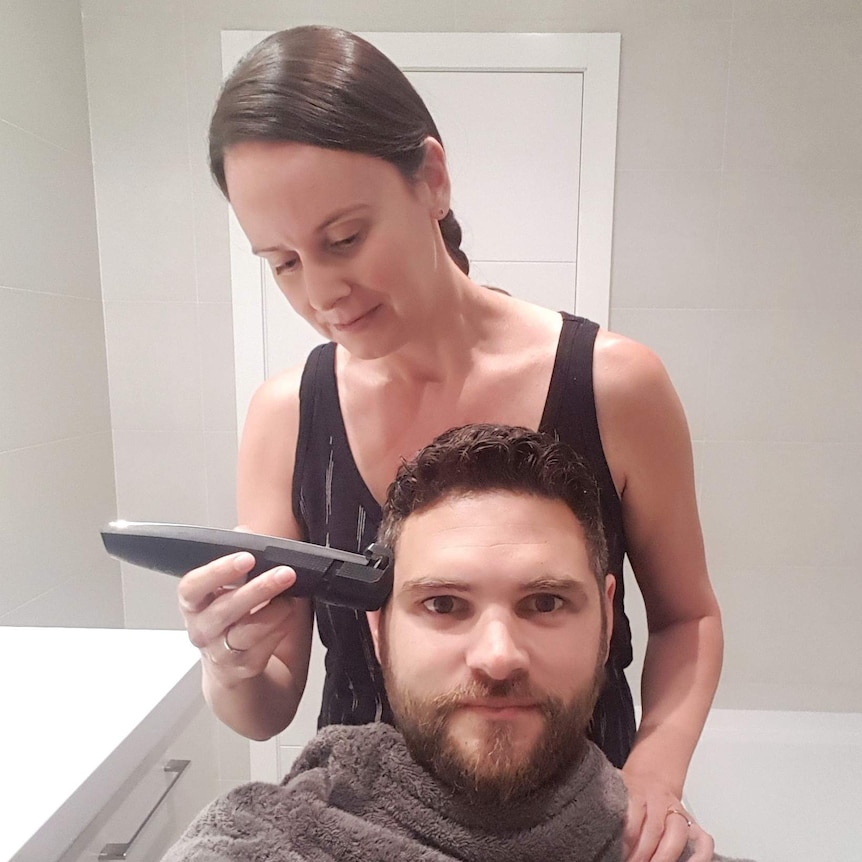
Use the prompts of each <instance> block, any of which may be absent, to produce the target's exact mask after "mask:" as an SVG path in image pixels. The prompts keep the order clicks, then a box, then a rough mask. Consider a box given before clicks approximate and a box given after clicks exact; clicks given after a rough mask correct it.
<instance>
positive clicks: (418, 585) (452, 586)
mask: <svg viewBox="0 0 862 862" xmlns="http://www.w3.org/2000/svg"><path fill="white" fill-rule="evenodd" d="M429 590H433V591H435V592H436V591H439V592H442V593H466V592H469V591H470V584H469V583H468V582H466V581H454V580H451V579H448V578H430V577H429V578H412V579H411V580H408V581H406V582H405V583H404V584H402V586H401V589H400V590H399V592H401V593H419V592H422V593H425V592H428V591H429Z"/></svg>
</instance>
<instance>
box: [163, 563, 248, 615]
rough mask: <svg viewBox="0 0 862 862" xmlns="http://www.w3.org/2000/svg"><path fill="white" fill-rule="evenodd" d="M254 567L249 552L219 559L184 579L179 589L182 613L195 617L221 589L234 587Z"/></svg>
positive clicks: (190, 573) (191, 572)
mask: <svg viewBox="0 0 862 862" xmlns="http://www.w3.org/2000/svg"><path fill="white" fill-rule="evenodd" d="M253 567H254V557H253V556H252V555H251V554H250V553H248V551H240V552H239V553H237V554H228V555H227V556H226V557H219V559H217V560H213V562H211V563H207V565H205V566H201V567H200V568H199V569H192V571H190V572H188V573H187V574H186V575H184V576H183V577H182V578H181V579H180V582H179V585H178V586H177V595H178V597H179V602H180V610H181V611H182V612H183V615H185V614H187V613H188V614H195V613H199V612H200V611H202V610H203V609H204V608H206V607H207V606H208V605H209V604H211V603H212V601H213V599H215V598H216V597H217V596H218V594H219V589H220V588H225V587H231V586H234V585H235V584H236V583H237V581H239V580H241V579H244V578H245V576H246V575H247V574H248V573H249V572H250V571H251V570H252V568H253Z"/></svg>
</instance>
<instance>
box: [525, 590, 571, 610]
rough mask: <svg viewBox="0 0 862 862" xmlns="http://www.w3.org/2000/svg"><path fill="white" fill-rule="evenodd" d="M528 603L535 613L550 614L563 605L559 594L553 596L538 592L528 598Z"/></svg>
mask: <svg viewBox="0 0 862 862" xmlns="http://www.w3.org/2000/svg"><path fill="white" fill-rule="evenodd" d="M530 605H531V607H532V610H534V611H536V613H540V614H550V613H553V612H554V611H557V610H559V609H560V608H561V607H562V606H563V600H562V599H561V598H560V597H559V596H553V595H551V594H550V593H539V594H538V595H536V596H532V597H531V598H530Z"/></svg>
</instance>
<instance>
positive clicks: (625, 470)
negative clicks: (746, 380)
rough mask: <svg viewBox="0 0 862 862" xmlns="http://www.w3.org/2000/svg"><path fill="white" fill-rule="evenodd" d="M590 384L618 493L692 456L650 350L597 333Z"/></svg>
mask: <svg viewBox="0 0 862 862" xmlns="http://www.w3.org/2000/svg"><path fill="white" fill-rule="evenodd" d="M593 385H594V391H595V399H596V413H597V415H598V420H599V430H600V432H601V438H602V444H603V446H604V449H605V455H606V457H607V460H608V464H609V466H610V468H611V473H612V474H613V476H614V481H615V483H616V485H617V489H618V490H620V491H622V490H623V489H624V488H626V487H627V486H628V485H629V482H630V480H631V478H632V476H633V475H635V474H637V473H639V472H643V471H644V470H645V469H647V468H649V467H650V466H652V467H658V466H659V465H667V461H668V459H670V460H673V461H676V460H677V459H682V460H683V461H687V460H688V458H690V454H689V453H690V446H691V443H690V437H689V432H688V424H687V422H686V419H685V413H684V411H683V408H682V404H681V402H680V400H679V396H678V395H677V393H676V390H675V389H674V386H673V383H672V382H671V379H670V377H669V375H668V373H667V370H666V369H665V367H664V364H663V363H662V361H661V359H660V358H659V357H658V355H657V354H656V353H655V352H654V351H653V350H651V349H650V348H649V347H647V346H646V345H644V344H640V343H639V342H637V341H633V340H632V339H630V338H626V337H625V336H623V335H618V334H616V333H613V332H608V331H607V330H604V329H602V330H600V331H599V334H598V336H597V338H596V344H595V349H594V354H593Z"/></svg>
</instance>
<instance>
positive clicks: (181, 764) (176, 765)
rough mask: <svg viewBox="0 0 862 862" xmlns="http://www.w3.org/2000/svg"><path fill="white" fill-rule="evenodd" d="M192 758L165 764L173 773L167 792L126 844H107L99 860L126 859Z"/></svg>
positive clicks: (103, 861) (158, 800) (107, 861)
mask: <svg viewBox="0 0 862 862" xmlns="http://www.w3.org/2000/svg"><path fill="white" fill-rule="evenodd" d="M190 763H191V760H169V761H168V762H167V763H166V764H165V765H164V769H163V771H164V772H170V773H173V778H172V779H171V783H170V784H169V785H168V786H167V787H166V788H165V792H164V793H162V795H161V796H160V797H159V798H158V799H157V800H156V804H155V805H154V806H153V807H152V808H151V809H150V811H149V813H148V814H147V816H146V817H145V818H144V819H143V820H142V821H141V825H140V826H139V827H138V828H137V829H136V830H135V834H134V835H133V836H132V837H131V838H130V839H129V840H128V841H127V842H126V843H125V844H106V845H105V846H104V847H103V848H102V850H101V852H100V853H99V862H110V860H117V859H120V860H122V859H125V858H126V856H127V855H128V852H129V849H130V848H131V846H132V844H134V843H135V839H136V838H137V837H138V836H139V835H140V834H141V830H142V829H143V828H144V827H145V826H146V825H147V823H149V822H150V818H151V817H152V816H153V815H154V814H155V813H156V811H157V810H158V807H159V806H160V805H161V804H162V802H164V801H165V797H166V796H167V795H168V794H169V793H170V792H171V791H172V790H173V789H174V785H175V784H176V783H177V782H178V781H179V780H180V776H181V775H182V774H183V773H184V772H185V771H186V768H187V767H188V766H189V764H190Z"/></svg>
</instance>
